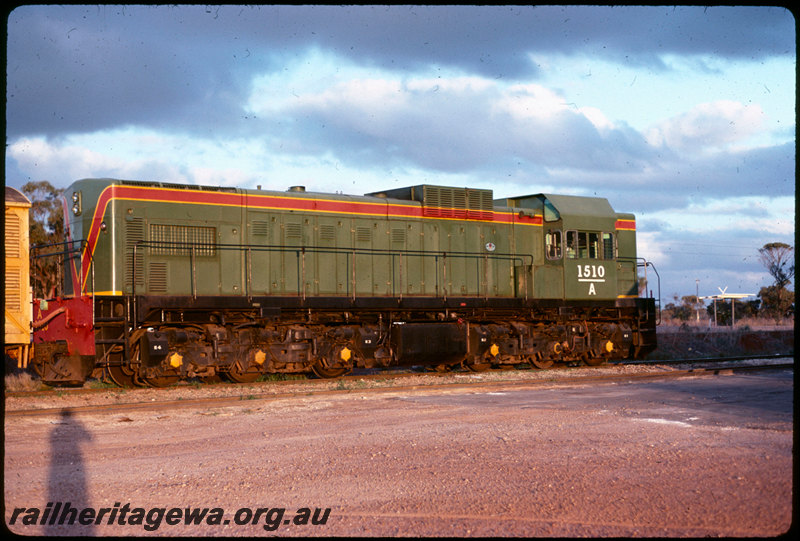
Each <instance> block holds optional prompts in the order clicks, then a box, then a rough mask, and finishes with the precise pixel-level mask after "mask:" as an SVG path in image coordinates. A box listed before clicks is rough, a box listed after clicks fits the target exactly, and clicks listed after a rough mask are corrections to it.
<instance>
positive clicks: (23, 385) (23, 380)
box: [6, 372, 42, 391]
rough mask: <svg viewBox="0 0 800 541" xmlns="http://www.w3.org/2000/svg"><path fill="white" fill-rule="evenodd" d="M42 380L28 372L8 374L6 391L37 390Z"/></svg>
mask: <svg viewBox="0 0 800 541" xmlns="http://www.w3.org/2000/svg"><path fill="white" fill-rule="evenodd" d="M41 386H42V382H41V380H40V379H39V378H35V377H33V376H32V375H31V374H29V373H28V372H19V373H17V374H8V375H6V391H37V390H39V389H40V388H41Z"/></svg>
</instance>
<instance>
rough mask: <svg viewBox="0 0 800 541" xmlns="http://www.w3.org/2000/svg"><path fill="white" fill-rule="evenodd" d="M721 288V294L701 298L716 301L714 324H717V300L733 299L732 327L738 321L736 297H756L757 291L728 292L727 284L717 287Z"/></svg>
mask: <svg viewBox="0 0 800 541" xmlns="http://www.w3.org/2000/svg"><path fill="white" fill-rule="evenodd" d="M717 289H719V295H709V296H707V297H699V298H701V299H712V300H713V301H714V326H716V325H717V301H718V300H721V301H724V300H727V299H730V300H731V329H732V328H733V325H734V324H735V323H736V314H735V312H734V300H736V299H746V298H747V297H755V296H756V294H755V293H727V291H728V286H725V289H722V288H721V287H717Z"/></svg>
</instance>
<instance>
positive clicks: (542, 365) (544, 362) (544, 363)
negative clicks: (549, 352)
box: [531, 357, 553, 370]
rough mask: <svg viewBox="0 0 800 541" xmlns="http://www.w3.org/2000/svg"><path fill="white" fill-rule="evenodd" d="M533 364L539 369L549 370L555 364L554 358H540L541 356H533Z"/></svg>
mask: <svg viewBox="0 0 800 541" xmlns="http://www.w3.org/2000/svg"><path fill="white" fill-rule="evenodd" d="M531 364H532V365H533V366H535V367H536V368H538V369H539V370H547V369H548V368H550V367H552V366H553V359H540V358H539V357H531Z"/></svg>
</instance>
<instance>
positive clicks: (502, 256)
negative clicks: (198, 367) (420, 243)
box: [130, 240, 533, 300]
mask: <svg viewBox="0 0 800 541" xmlns="http://www.w3.org/2000/svg"><path fill="white" fill-rule="evenodd" d="M142 248H170V249H173V250H175V251H176V252H179V253H176V254H165V255H169V256H170V257H175V256H178V257H180V256H185V255H187V254H186V253H187V252H188V255H189V256H190V259H191V261H190V262H191V269H190V274H191V284H192V296H193V297H194V298H196V295H197V289H196V288H197V285H196V274H197V269H196V258H197V257H198V256H197V255H196V250H197V249H198V245H197V244H196V243H190V242H176V241H145V240H139V241H137V242H136V244H135V245H134V246H133V257H132V258H131V262H130V264H131V265H133V269H132V272H131V276H132V284H131V287H132V294H133V296H134V297H135V296H136V282H137V276H136V264H135V262H136V259H137V255H138V252H139V250H140V249H142ZM201 249H203V250H213V251H214V253H215V254H216V253H217V252H218V251H225V250H229V251H238V252H241V253H243V254H245V261H244V270H245V274H246V275H245V280H244V282H245V288H244V291H242V292H241V294H242V295H246V296H247V297H252V294H253V293H252V279H251V278H252V257H253V252H271V253H292V252H294V253H295V255H296V257H297V267H298V268H297V278H298V284H297V286H298V287H297V295H298V296H299V297H301V298H302V299H303V300H305V298H306V283H305V282H306V280H305V278H306V264H305V263H306V262H305V258H306V254H336V255H344V256H346V257H347V266H348V274H350V275H351V276H350V283H349V284H348V288H349V289H350V290H351V291H348V292H346V294H347V295H351V296H352V298H353V300H355V298H356V265H355V258H356V257H357V256H359V255H370V256H378V257H381V256H382V257H388V258H391V260H390V263H391V266H392V270H391V272H392V293H394V294H396V295H399V296H400V298H402V295H403V292H402V289H403V278H404V275H403V258H404V257H405V258H406V266H408V259H410V258H411V257H421V258H433V261H434V265H435V268H436V269H437V272H436V285H435V288H434V290H435V293H434V294H435V296H436V297H439V296H440V294H441V296H442V297H443V298H444V299H447V294H448V291H447V288H446V285H443V287H442V288H441V290H440V287H439V279H440V275H441V279H442V281H443V282H444V284H446V283H447V259H448V258H451V259H467V260H469V259H474V260H475V261H476V271H477V273H478V274H477V279H478V291H477V293H475V294H474V296H484V297H485V298H486V297H487V296H488V294H489V291H488V265H489V261H512V262H515V263H518V264H519V265H525V264H527V265H531V266H532V265H533V256H532V255H530V254H513V253H484V252H465V251H464V252H459V251H456V252H449V251H429V250H427V251H426V250H408V249H383V248H360V247H354V246H351V247H324V246H285V245H275V244H273V245H252V244H203V245H202V246H201ZM396 257H397V258H399V261H400V265H399V268H398V273H399V276H398V280H397V283H396V282H395V280H394V278H395V258H396ZM440 260H441V265H440V264H439V263H440ZM481 262H483V265H482V268H481ZM523 278H524V279H523V286H524V290H525V292H526V293H525V295H526V296H527V277H526V276H523ZM398 284H399V286H398ZM482 286H483V287H482ZM398 287H399V293H398ZM470 296H472V295H470Z"/></svg>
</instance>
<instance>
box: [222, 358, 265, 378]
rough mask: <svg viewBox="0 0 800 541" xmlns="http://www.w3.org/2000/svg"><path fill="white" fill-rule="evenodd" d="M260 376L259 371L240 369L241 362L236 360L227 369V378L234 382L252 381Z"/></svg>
mask: <svg viewBox="0 0 800 541" xmlns="http://www.w3.org/2000/svg"><path fill="white" fill-rule="evenodd" d="M260 377H261V372H247V371H245V370H242V366H241V363H240V362H239V361H236V362H235V363H233V364H232V365H231V366H230V368H229V369H228V379H230V380H231V381H233V382H235V383H253V382H254V381H255V380H257V379H258V378H260Z"/></svg>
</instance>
